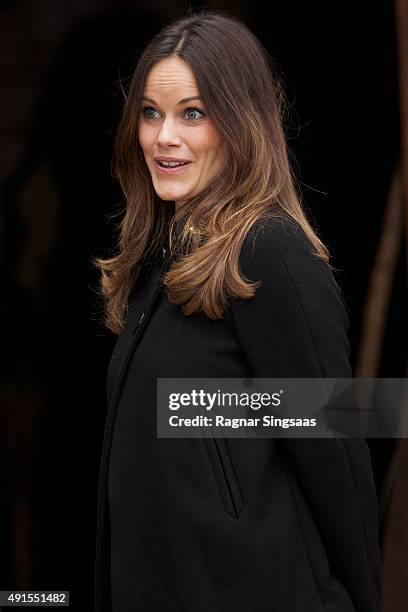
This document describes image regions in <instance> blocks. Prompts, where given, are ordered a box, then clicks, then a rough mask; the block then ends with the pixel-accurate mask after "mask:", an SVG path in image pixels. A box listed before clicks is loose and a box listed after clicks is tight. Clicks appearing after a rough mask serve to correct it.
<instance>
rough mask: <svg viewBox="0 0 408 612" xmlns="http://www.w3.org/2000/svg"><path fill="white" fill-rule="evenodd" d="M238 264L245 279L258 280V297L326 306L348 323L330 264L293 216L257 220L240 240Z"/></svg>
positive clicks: (345, 307)
mask: <svg viewBox="0 0 408 612" xmlns="http://www.w3.org/2000/svg"><path fill="white" fill-rule="evenodd" d="M239 265H240V271H241V273H242V274H243V275H244V277H245V279H246V280H247V281H249V282H258V281H261V286H260V288H259V289H258V290H257V292H258V297H257V299H258V300H259V301H261V300H262V301H265V298H267V296H268V295H269V296H270V295H273V296H275V297H278V296H279V297H280V298H286V301H287V302H288V301H289V299H290V300H291V302H292V301H293V300H295V301H296V302H298V303H299V304H301V305H302V306H303V307H306V308H308V309H311V308H313V310H314V312H315V313H316V314H318V312H319V311H323V310H324V309H328V310H329V311H330V312H331V313H337V315H338V316H339V317H340V318H341V320H342V321H343V324H344V325H345V326H346V328H348V327H349V320H348V314H347V305H346V303H345V302H344V299H343V297H342V295H341V291H340V288H339V286H338V285H337V283H336V280H335V278H334V276H333V273H332V271H331V269H330V267H329V265H328V264H327V263H326V262H325V261H324V260H323V259H322V258H321V257H320V256H319V255H318V254H316V252H315V247H314V245H313V243H312V242H311V240H310V239H309V237H308V236H307V235H306V233H305V231H304V230H303V228H302V227H301V225H300V224H299V223H298V222H296V221H295V220H294V219H291V218H290V217H287V216H283V215H281V216H277V217H272V218H267V219H259V220H258V221H256V222H255V223H254V225H253V226H252V227H251V229H250V230H249V232H248V233H247V235H246V237H245V239H244V241H243V244H242V249H241V253H240V259H239ZM290 296H292V297H290Z"/></svg>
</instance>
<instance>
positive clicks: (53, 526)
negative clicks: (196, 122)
mask: <svg viewBox="0 0 408 612" xmlns="http://www.w3.org/2000/svg"><path fill="white" fill-rule="evenodd" d="M203 7H208V8H218V9H224V10H226V11H228V12H230V13H231V14H234V15H236V16H238V17H240V18H241V19H242V20H243V21H244V22H245V23H246V24H247V25H248V26H249V27H250V28H251V29H252V30H253V31H254V32H255V33H256V34H257V36H258V37H259V38H260V40H261V41H262V42H263V44H264V45H265V46H266V48H267V49H268V51H269V52H270V54H271V55H272V56H273V57H274V58H275V59H276V61H277V62H278V64H279V65H280V67H281V69H282V70H283V72H284V75H285V86H286V93H287V96H288V99H289V102H290V113H289V115H288V117H287V118H286V122H285V129H286V134H287V139H288V145H289V148H290V151H291V154H292V155H293V163H294V164H295V168H296V172H297V175H298V177H299V179H300V185H301V188H302V192H303V198H304V204H305V206H306V208H307V212H308V214H309V217H311V219H312V220H313V221H314V224H315V227H316V228H317V229H318V230H319V232H320V235H321V237H322V239H323V241H324V242H325V244H326V245H327V246H328V247H329V249H330V250H331V252H332V257H333V259H332V263H333V265H335V266H336V267H337V268H338V269H339V273H338V276H337V278H338V281H339V284H340V285H341V287H342V289H343V292H344V295H345V298H346V301H347V305H348V309H349V316H350V334H349V336H350V341H351V346H352V356H351V357H352V366H353V370H354V375H355V376H356V377H390V378H397V377H405V376H406V375H407V361H406V347H407V334H406V331H407V325H406V318H407V317H406V315H407V312H408V309H407V292H406V279H407V265H406V262H407V239H406V238H407V214H406V206H407V198H406V194H407V192H408V189H407V186H408V171H407V168H408V165H407V164H408V156H407V151H408V134H407V132H408V108H407V107H408V9H407V3H406V2H404V0H397V1H396V2H395V3H394V4H393V3H392V1H391V0H388V1H387V0H378V1H377V2H375V3H374V2H370V1H368V0H360V1H359V2H355V1H351V0H343V2H341V3H332V2H312V3H310V2H302V1H301V0H299V1H294V0H285V2H283V1H276V0H272V1H270V2H269V3H267V4H265V3H263V2H262V3H261V2H260V1H257V0H251V2H250V1H249V0H235V1H234V0H231V1H224V2H223V1H220V2H215V1H214V2H209V3H207V4H203V3H195V2H185V1H182V0H166V1H164V0H148V1H147V0H146V1H142V0H139V1H137V0H135V1H130V0H129V1H121V0H82V1H81V2H78V3H75V2H71V1H68V0H59V2H55V1H53V0H14V1H12V0H9V1H7V0H1V1H0V46H1V55H0V70H1V90H0V101H1V109H2V110H1V113H0V131H1V150H0V198H1V208H0V236H1V255H2V256H1V262H2V275H1V278H2V282H1V322H0V325H1V347H2V350H1V358H2V366H1V380H0V483H1V489H0V491H1V495H0V588H1V589H7V590H9V589H20V590H27V589H36V590H41V589H43V590H70V598H71V608H72V609H74V610H92V609H93V571H94V566H93V563H94V555H95V531H96V501H97V479H98V471H99V459H100V452H101V445H102V435H103V427H104V421H105V416H106V400H105V377H106V370H107V366H108V362H109V358H110V354H111V351H112V348H113V345H114V342H115V337H114V336H113V335H112V334H111V333H110V332H108V331H107V330H105V329H104V327H103V326H102V324H101V322H100V314H101V312H100V307H99V304H98V299H97V295H96V286H97V281H98V277H97V273H96V270H95V269H94V268H93V267H92V264H91V258H92V257H94V256H96V255H99V256H106V255H107V254H108V253H109V251H110V249H111V248H112V246H113V244H114V234H115V231H114V227H115V223H116V222H117V220H118V214H119V211H120V206H121V202H122V195H121V192H120V189H119V187H118V184H117V183H116V181H115V180H114V178H113V177H112V171H111V157H112V144H113V138H114V133H115V127H116V124H117V120H118V116H119V112H120V109H121V106H122V99H123V96H122V93H121V89H120V82H122V81H123V82H124V83H125V84H126V82H127V78H128V77H129V76H130V74H131V71H132V67H133V66H134V63H135V61H136V58H137V54H138V52H139V51H140V50H141V49H142V48H143V47H144V45H145V44H146V43H147V42H148V41H149V40H150V39H151V38H152V36H153V35H154V34H155V32H156V31H157V30H158V29H160V28H161V27H162V25H164V23H165V22H166V21H167V20H168V19H169V18H175V17H178V16H182V15H184V14H185V12H186V11H187V9H188V8H203ZM295 160H296V161H295ZM367 442H368V444H369V446H370V450H371V453H372V460H373V468H374V474H375V479H376V486H377V491H378V495H379V533H380V541H381V554H382V562H383V590H384V592H383V610H384V611H385V612H397V611H398V612H402V611H404V612H406V610H407V603H406V602H407V600H408V587H407V585H408V522H407V516H408V450H407V445H406V440H403V439H382V440H380V439H368V440H367Z"/></svg>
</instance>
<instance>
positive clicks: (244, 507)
mask: <svg viewBox="0 0 408 612" xmlns="http://www.w3.org/2000/svg"><path fill="white" fill-rule="evenodd" d="M258 230H259V227H256V228H253V230H251V232H250V233H249V234H248V236H247V238H246V240H245V242H244V245H243V249H242V252H241V257H240V266H241V269H242V272H243V274H244V275H245V277H246V278H248V279H250V280H253V281H256V280H261V281H262V283H263V284H262V287H261V288H260V289H258V291H257V294H256V296H255V297H254V298H253V299H251V300H234V301H233V302H232V304H231V308H230V309H228V310H227V311H226V313H225V315H224V318H223V319H220V320H212V319H209V318H208V317H206V316H205V315H204V314H199V315H193V316H189V317H186V316H184V315H183V314H182V313H181V310H180V308H179V307H177V306H175V305H172V304H171V303H170V302H169V301H168V298H167V295H166V293H165V291H164V290H163V288H162V287H161V286H160V283H159V281H160V278H161V277H162V276H163V273H164V271H165V269H166V266H167V265H169V261H168V260H167V259H166V257H164V258H163V259H162V260H161V261H160V260H159V259H158V260H157V261H156V263H155V265H154V266H153V268H152V269H151V272H150V274H149V275H148V279H147V282H146V285H145V287H144V290H143V291H142V292H141V293H140V294H139V295H138V296H137V297H136V298H135V300H134V301H133V303H132V306H131V308H130V310H129V317H128V322H127V325H126V328H125V331H124V333H123V334H122V335H121V336H120V337H119V339H118V342H117V345H116V347H115V350H114V353H113V355H112V360H111V364H110V368H109V374H108V398H109V414H108V418H107V425H106V431H105V438H104V448H103V454H102V464H101V477H100V491H99V507H98V509H99V515H98V538H97V565H96V598H97V610H98V611H100V612H101V611H108V610H113V611H114V612H130V611H133V610H143V612H153V611H155V612H156V611H157V612H158V611H159V610H160V611H166V610H168V611H170V610H172V611H176V610H177V611H182V610H183V611H186V612H201V611H203V612H204V611H206V612H207V611H208V610H214V611H220V612H221V611H222V612H229V611H231V612H232V611H234V612H241V611H242V612H244V611H245V612H249V611H252V610H257V611H260V612H262V611H265V612H266V611H268V612H269V611H270V610H277V611H279V612H286V611H287V612H300V611H302V612H304V610H310V611H313V612H318V611H321V612H327V611H328V610H330V612H355V611H357V612H374V611H377V610H379V553H378V541H377V508H376V503H377V500H376V493H375V488H374V482H373V477H372V471H371V461H370V454H369V451H368V448H367V446H366V444H365V442H364V441H362V440H359V439H354V440H353V439H306V438H304V439H285V440H284V439H282V440H276V439H221V438H217V439H215V438H211V439H205V438H193V439H163V438H159V439H158V438H157V436H156V379H157V378H158V377H167V378H171V377H183V378H187V377H217V378H222V377H226V378H228V377H245V378H246V377H251V376H253V377H274V378H283V377H298V378H300V377H303V378H308V377H350V376H351V371H350V365H349V345H348V341H347V335H346V333H347V326H348V320H347V314H346V311H345V309H344V305H343V302H342V300H341V298H340V296H339V294H338V291H337V288H336V287H335V285H334V283H333V280H332V278H331V275H330V273H329V270H328V269H327V266H326V265H325V264H324V263H323V262H322V261H321V260H320V259H318V258H317V257H315V256H314V255H313V254H312V246H311V245H310V243H309V242H308V240H307V238H306V236H305V235H304V234H303V232H302V230H301V229H300V228H299V227H298V226H297V225H296V224H295V223H294V222H292V221H288V220H285V221H284V220H283V219H282V220H280V219H277V220H271V221H268V222H267V224H266V226H265V227H264V228H263V229H261V230H260V231H258ZM294 585H296V587H295V588H294Z"/></svg>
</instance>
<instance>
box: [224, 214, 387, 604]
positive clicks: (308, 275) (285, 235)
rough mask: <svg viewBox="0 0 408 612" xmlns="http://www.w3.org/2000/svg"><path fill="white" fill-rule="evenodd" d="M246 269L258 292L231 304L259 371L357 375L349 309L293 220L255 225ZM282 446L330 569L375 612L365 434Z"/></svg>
mask: <svg viewBox="0 0 408 612" xmlns="http://www.w3.org/2000/svg"><path fill="white" fill-rule="evenodd" d="M240 270H241V273H242V274H243V275H244V276H245V277H246V279H248V280H250V281H261V286H260V287H259V288H258V289H257V292H256V294H255V296H254V297H253V298H251V299H249V300H234V301H233V302H232V304H231V310H232V317H233V321H234V326H235V331H236V334H237V338H238V342H239V344H240V346H241V349H242V351H243V353H244V356H245V358H246V361H247V363H248V367H249V369H250V371H251V374H252V376H253V377H257V378H286V377H288V378H349V377H350V378H351V377H352V373H351V368H350V362H349V354H350V347H349V342H348V338H347V331H348V316H347V311H346V309H345V306H344V303H343V301H342V298H341V296H340V293H339V291H338V289H337V286H336V284H335V282H334V280H333V278H332V275H331V272H330V270H329V268H328V266H327V265H326V264H325V262H323V261H322V260H321V259H320V258H318V257H317V256H316V255H314V254H313V246H312V244H311V243H310V241H309V240H308V238H307V237H306V235H305V234H304V232H303V230H302V228H301V227H300V226H299V225H298V224H297V223H296V222H294V221H292V220H290V219H286V218H285V219H283V218H279V219H272V220H268V221H267V222H266V223H264V224H255V225H254V226H253V227H252V229H251V230H250V232H249V233H248V235H247V236H246V238H245V240H244V243H243V245H242V249H241V255H240ZM283 445H284V451H285V453H286V454H287V457H288V461H289V463H290V464H291V465H292V468H293V470H294V472H295V475H296V477H297V479H298V481H299V484H300V487H301V489H302V490H303V494H304V496H305V498H306V500H307V502H308V504H309V506H310V508H311V511H312V513H313V515H314V517H315V520H316V523H317V525H318V528H319V530H320V533H321V537H322V540H323V543H324V545H325V549H326V551H327V556H328V560H329V563H330V566H331V568H332V571H333V572H334V573H335V574H336V575H337V576H338V577H339V579H340V580H342V582H343V584H344V586H345V588H346V589H347V591H348V593H349V595H350V598H351V600H352V601H353V603H354V606H355V608H356V610H357V611H358V612H378V611H379V610H380V555H379V546H378V527H377V494H376V490H375V484H374V479H373V473H372V465H371V456H370V452H369V449H368V446H367V444H366V443H365V441H364V439H361V438H334V439H333V438H330V439H323V438H320V439H318V438H314V439H308V438H286V439H283Z"/></svg>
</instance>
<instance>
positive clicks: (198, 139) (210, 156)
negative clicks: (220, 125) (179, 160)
mask: <svg viewBox="0 0 408 612" xmlns="http://www.w3.org/2000/svg"><path fill="white" fill-rule="evenodd" d="M194 136H195V137H194V138H193V139H192V140H191V148H194V149H195V150H196V151H197V152H200V153H201V155H202V156H203V158H206V159H207V161H208V162H209V163H214V162H215V161H216V160H217V159H218V157H219V149H220V147H221V138H220V136H219V134H218V132H217V131H216V130H215V128H214V127H212V126H209V127H206V128H205V129H203V131H202V132H201V133H200V134H195V135H194Z"/></svg>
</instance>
